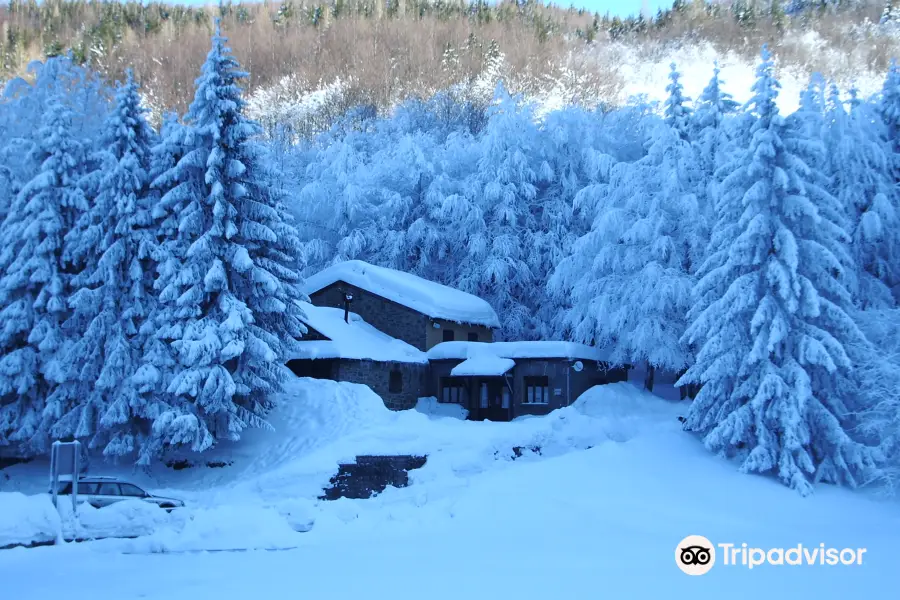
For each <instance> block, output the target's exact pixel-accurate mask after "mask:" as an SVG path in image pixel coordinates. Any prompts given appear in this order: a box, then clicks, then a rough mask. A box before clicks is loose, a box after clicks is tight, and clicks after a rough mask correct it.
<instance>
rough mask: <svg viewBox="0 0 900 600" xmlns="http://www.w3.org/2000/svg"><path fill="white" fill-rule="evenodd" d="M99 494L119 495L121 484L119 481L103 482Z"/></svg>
mask: <svg viewBox="0 0 900 600" xmlns="http://www.w3.org/2000/svg"><path fill="white" fill-rule="evenodd" d="M97 495H98V496H118V495H119V484H118V483H101V484H100V488H99V489H98V490H97Z"/></svg>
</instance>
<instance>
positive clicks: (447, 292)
mask: <svg viewBox="0 0 900 600" xmlns="http://www.w3.org/2000/svg"><path fill="white" fill-rule="evenodd" d="M338 281H344V282H346V283H349V284H350V285H352V286H355V287H358V288H360V289H362V290H366V291H367V292H371V293H373V294H378V295H379V296H381V297H383V298H387V299H388V300H393V301H394V302H396V303H397V304H400V305H403V306H406V307H407V308H411V309H413V310H416V311H419V312H420V313H422V314H425V315H428V316H429V317H432V318H434V319H446V320H448V321H456V322H459V323H471V324H473V325H484V326H485V327H499V326H500V320H499V319H498V318H497V313H496V312H494V309H493V308H491V305H490V304H488V303H487V302H485V301H484V300H482V299H481V298H478V297H477V296H473V295H472V294H467V293H465V292H461V291H459V290H457V289H454V288H451V287H447V286H445V285H441V284H439V283H435V282H433V281H428V280H427V279H422V278H421V277H417V276H415V275H412V274H411V273H404V272H402V271H396V270H394V269H387V268H385V267H376V266H375V265H370V264H369V263H366V262H363V261H361V260H348V261H345V262H342V263H338V264H336V265H334V266H331V267H329V268H327V269H324V270H322V271H320V272H318V273H316V274H315V275H313V276H311V277H308V278H307V279H306V284H305V287H304V291H305V292H306V293H307V295H309V294H313V293H315V292H317V291H319V290H321V289H323V288H326V287H328V286H329V285H332V284H333V283H336V282H338Z"/></svg>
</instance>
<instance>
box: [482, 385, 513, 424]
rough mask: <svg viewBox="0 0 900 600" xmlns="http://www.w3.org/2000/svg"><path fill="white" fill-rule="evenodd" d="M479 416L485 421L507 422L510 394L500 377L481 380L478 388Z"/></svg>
mask: <svg viewBox="0 0 900 600" xmlns="http://www.w3.org/2000/svg"><path fill="white" fill-rule="evenodd" d="M478 388H479V389H478V392H479V416H480V417H481V419H482V420H485V421H509V415H510V411H509V405H510V397H511V394H510V392H509V388H508V387H507V385H506V382H505V381H504V380H503V378H502V377H493V378H491V379H482V380H481V382H480V383H479V386H478Z"/></svg>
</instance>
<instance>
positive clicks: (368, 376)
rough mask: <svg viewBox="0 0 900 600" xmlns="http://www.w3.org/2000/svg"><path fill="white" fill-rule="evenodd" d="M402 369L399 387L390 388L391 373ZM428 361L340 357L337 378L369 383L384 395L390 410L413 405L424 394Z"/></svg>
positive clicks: (399, 371) (383, 397)
mask: <svg viewBox="0 0 900 600" xmlns="http://www.w3.org/2000/svg"><path fill="white" fill-rule="evenodd" d="M392 372H397V373H399V377H400V382H401V387H400V391H391V385H390V384H391V373H392ZM427 372H428V365H427V364H417V363H389V362H375V361H371V360H349V359H341V360H339V361H338V365H337V368H336V372H335V376H334V378H335V380H337V381H350V382H352V383H361V384H363V385H367V386H369V387H370V388H371V389H372V391H373V392H375V393H376V394H378V395H379V396H381V398H382V400H384V404H385V406H387V407H388V408H389V409H391V410H406V409H408V408H413V407H415V405H416V402H417V401H418V399H419V398H420V397H422V396H424V395H425V394H424V383H425V376H426V374H427Z"/></svg>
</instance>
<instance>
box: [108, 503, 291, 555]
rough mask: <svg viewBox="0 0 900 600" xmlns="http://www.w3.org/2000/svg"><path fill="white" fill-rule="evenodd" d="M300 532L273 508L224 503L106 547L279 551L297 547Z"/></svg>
mask: <svg viewBox="0 0 900 600" xmlns="http://www.w3.org/2000/svg"><path fill="white" fill-rule="evenodd" d="M299 535H300V534H299V533H297V532H296V531H294V529H293V528H292V527H291V526H290V524H289V523H288V521H287V520H286V519H285V518H284V516H282V515H281V514H279V512H278V511H277V510H276V509H275V508H272V507H259V506H254V505H225V506H219V507H215V508H210V509H205V510H199V511H196V512H194V513H192V514H190V515H188V516H187V518H184V519H182V520H181V522H179V523H173V524H172V525H171V526H169V527H164V528H161V529H159V530H158V531H156V532H155V533H153V534H152V535H149V536H146V537H143V538H139V539H136V540H119V541H116V542H115V543H111V544H107V546H106V547H107V548H110V549H114V550H116V551H122V552H129V553H147V552H199V551H222V550H280V549H285V548H294V547H296V546H297V541H298V536H299Z"/></svg>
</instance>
